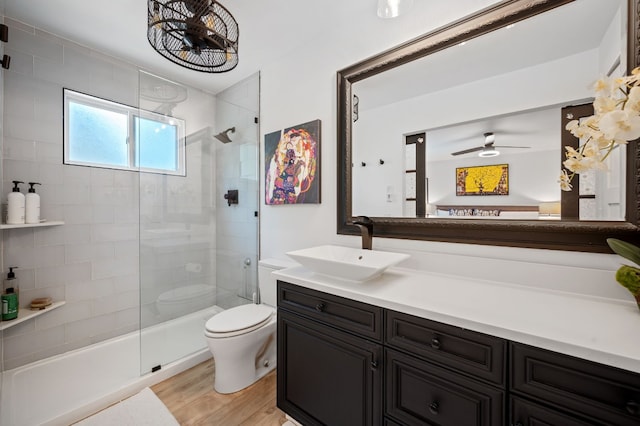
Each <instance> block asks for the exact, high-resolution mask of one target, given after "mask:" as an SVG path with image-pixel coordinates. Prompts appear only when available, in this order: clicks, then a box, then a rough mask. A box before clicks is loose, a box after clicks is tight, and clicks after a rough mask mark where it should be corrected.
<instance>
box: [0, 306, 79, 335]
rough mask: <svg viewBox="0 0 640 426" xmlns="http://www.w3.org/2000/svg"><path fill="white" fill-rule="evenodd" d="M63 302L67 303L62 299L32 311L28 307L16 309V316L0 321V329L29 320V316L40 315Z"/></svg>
mask: <svg viewBox="0 0 640 426" xmlns="http://www.w3.org/2000/svg"><path fill="white" fill-rule="evenodd" d="M65 303H67V302H65V301H64V300H62V301H60V302H53V303H52V304H51V306H47V307H46V308H44V309H40V310H38V311H32V310H31V309H29V308H20V310H19V311H18V318H16V319H12V320H8V321H2V322H0V330H4V329H5V328H9V327H13V326H14V325H17V324H20V323H21V322H24V321H26V320H29V319H31V318H35V317H37V316H40V315H42V314H46V313H47V312H51V311H53V310H54V309H57V308H59V307H60V306H62V305H64V304H65Z"/></svg>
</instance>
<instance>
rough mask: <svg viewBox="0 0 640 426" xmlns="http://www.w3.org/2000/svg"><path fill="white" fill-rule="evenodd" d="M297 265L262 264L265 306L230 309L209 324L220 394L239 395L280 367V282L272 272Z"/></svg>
mask: <svg viewBox="0 0 640 426" xmlns="http://www.w3.org/2000/svg"><path fill="white" fill-rule="evenodd" d="M294 265H295V264H294V263H292V262H288V261H284V260H279V259H263V260H261V261H259V262H258V286H259V288H260V301H261V303H260V304H255V303H250V304H247V305H241V306H236V307H234V308H231V309H227V310H225V311H223V312H220V313H219V314H216V315H214V316H213V317H211V318H210V319H209V320H208V321H207V323H206V324H205V332H204V335H205V337H206V339H207V344H208V345H209V350H210V351H211V353H212V354H213V359H214V362H215V379H214V384H213V387H214V389H215V390H216V391H217V392H219V393H233V392H237V391H239V390H241V389H244V388H246V387H247V386H249V385H251V384H253V383H255V382H256V381H257V380H259V379H260V378H261V377H263V376H264V375H265V374H267V373H268V372H270V371H271V370H273V369H274V368H275V367H276V308H275V306H276V279H275V278H273V277H272V276H271V272H272V271H275V270H279V269H284V268H288V267H291V266H294Z"/></svg>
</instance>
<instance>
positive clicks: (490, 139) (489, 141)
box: [451, 132, 531, 157]
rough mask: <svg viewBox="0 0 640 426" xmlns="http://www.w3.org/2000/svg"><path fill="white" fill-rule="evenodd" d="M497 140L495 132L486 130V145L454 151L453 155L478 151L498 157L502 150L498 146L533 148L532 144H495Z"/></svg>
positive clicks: (484, 155) (483, 155)
mask: <svg viewBox="0 0 640 426" xmlns="http://www.w3.org/2000/svg"><path fill="white" fill-rule="evenodd" d="M495 141H496V135H495V134H493V132H486V133H485V134H484V145H481V146H476V147H475V148H469V149H463V150H462V151H456V152H452V153H451V155H463V154H470V153H472V152H477V153H478V156H479V157H496V156H498V155H500V151H498V150H497V149H496V148H531V147H530V146H513V145H494V143H495Z"/></svg>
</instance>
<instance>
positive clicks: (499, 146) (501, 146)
mask: <svg viewBox="0 0 640 426" xmlns="http://www.w3.org/2000/svg"><path fill="white" fill-rule="evenodd" d="M495 148H531V147H530V146H511V145H496V146H495Z"/></svg>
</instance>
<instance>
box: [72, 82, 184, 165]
mask: <svg viewBox="0 0 640 426" xmlns="http://www.w3.org/2000/svg"><path fill="white" fill-rule="evenodd" d="M63 98H64V143H63V150H64V154H63V162H64V164H71V165H77V166H89V167H100V168H107V169H116V170H129V171H141V172H147V173H159V174H165V175H176V176H186V172H187V170H186V161H185V158H186V154H185V153H186V136H185V135H186V129H185V122H184V120H182V119H179V118H175V117H170V116H166V115H162V114H158V113H155V112H151V111H145V110H141V109H139V108H134V107H131V106H128V105H124V104H120V103H117V102H113V101H108V100H106V99H102V98H98V97H95V96H91V95H87V94H85V93H80V92H76V91H74V90H71V89H67V88H65V89H63ZM70 102H74V103H79V104H83V105H87V106H91V107H94V108H99V109H103V110H107V111H113V112H118V113H121V114H124V115H126V116H127V145H128V156H127V157H128V165H127V166H119V165H114V164H108V163H97V162H85V161H77V160H72V159H70V158H69V153H70V152H71V150H70V145H69V144H70V142H71V141H70V140H69V128H70V126H69V121H68V120H69V117H70V115H69V103H70ZM136 118H144V119H148V120H153V121H157V122H159V123H164V124H167V125H170V126H175V127H176V130H177V139H178V140H177V144H176V150H177V152H176V161H177V164H176V170H167V169H155V168H149V167H138V166H136V164H137V163H138V159H137V157H136V156H137V153H138V149H137V144H138V139H137V135H136V134H135V131H134V129H135V124H134V123H135V119H136Z"/></svg>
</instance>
